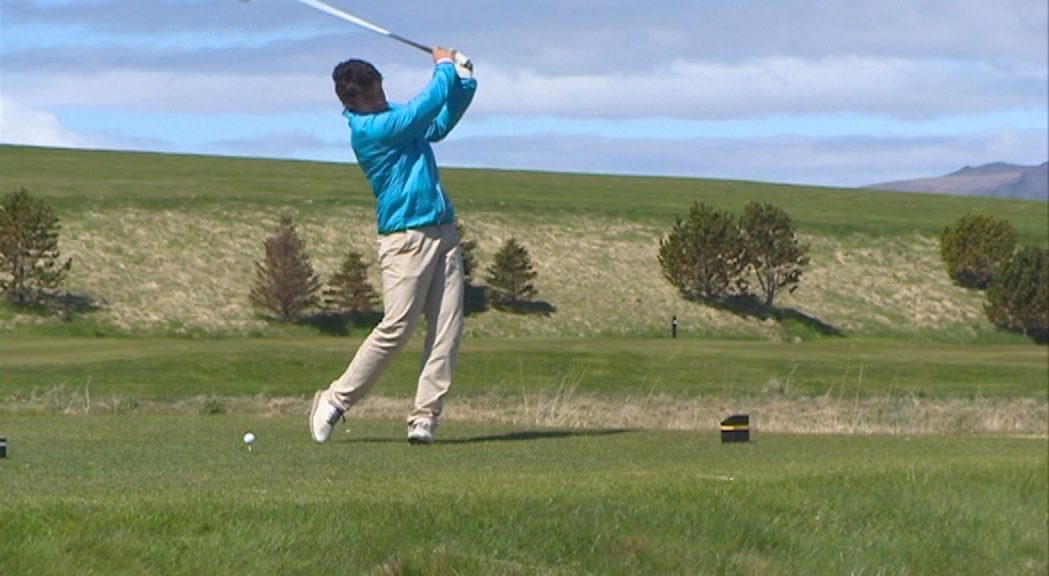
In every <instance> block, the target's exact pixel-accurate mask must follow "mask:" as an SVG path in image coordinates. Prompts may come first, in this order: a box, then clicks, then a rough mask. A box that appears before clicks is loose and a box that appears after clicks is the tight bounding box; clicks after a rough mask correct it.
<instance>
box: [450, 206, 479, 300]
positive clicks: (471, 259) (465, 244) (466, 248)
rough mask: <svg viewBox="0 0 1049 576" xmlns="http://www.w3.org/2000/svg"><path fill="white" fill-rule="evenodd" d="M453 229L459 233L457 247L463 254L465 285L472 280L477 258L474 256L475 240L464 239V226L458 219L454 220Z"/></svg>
mask: <svg viewBox="0 0 1049 576" xmlns="http://www.w3.org/2000/svg"><path fill="white" fill-rule="evenodd" d="M455 231H456V232H457V233H458V234H459V248H460V250H461V251H462V254H463V279H464V281H465V282H466V284H467V285H470V283H471V282H472V281H473V272H474V268H476V267H477V259H476V257H475V256H474V250H475V249H476V248H477V242H476V241H474V240H466V239H465V238H466V228H465V227H464V226H463V225H462V223H461V222H459V221H458V220H456V221H455Z"/></svg>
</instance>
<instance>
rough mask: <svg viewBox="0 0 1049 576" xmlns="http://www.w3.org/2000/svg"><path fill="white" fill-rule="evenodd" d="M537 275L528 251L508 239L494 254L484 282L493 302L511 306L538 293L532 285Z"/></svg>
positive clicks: (511, 239) (515, 241) (513, 240)
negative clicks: (493, 259)
mask: <svg viewBox="0 0 1049 576" xmlns="http://www.w3.org/2000/svg"><path fill="white" fill-rule="evenodd" d="M538 275H539V274H538V273H537V272H536V271H535V268H534V267H533V265H532V258H531V256H529V255H528V249H527V248H525V247H524V246H523V245H521V244H520V243H518V242H517V240H515V239H513V238H510V239H509V240H507V241H506V242H505V243H504V244H503V246H502V248H500V249H499V251H498V252H496V253H495V261H494V262H493V263H492V265H491V266H489V267H488V269H487V276H486V277H485V282H487V283H488V290H489V292H490V294H491V299H492V301H493V302H496V303H499V304H509V305H513V304H516V303H518V302H520V301H522V300H528V299H530V298H532V297H533V296H535V295H536V294H537V293H538V290H536V287H535V284H533V283H532V281H533V280H535V278H536V277H537V276H538Z"/></svg>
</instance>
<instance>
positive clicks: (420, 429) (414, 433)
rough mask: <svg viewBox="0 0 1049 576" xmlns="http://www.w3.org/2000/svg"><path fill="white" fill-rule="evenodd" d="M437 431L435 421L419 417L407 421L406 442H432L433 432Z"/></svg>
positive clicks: (424, 443) (428, 443)
mask: <svg viewBox="0 0 1049 576" xmlns="http://www.w3.org/2000/svg"><path fill="white" fill-rule="evenodd" d="M436 431H437V421H436V420H430V419H428V418H420V419H418V420H413V421H412V422H409V423H408V443H410V444H423V445H430V444H433V433H434V432H436Z"/></svg>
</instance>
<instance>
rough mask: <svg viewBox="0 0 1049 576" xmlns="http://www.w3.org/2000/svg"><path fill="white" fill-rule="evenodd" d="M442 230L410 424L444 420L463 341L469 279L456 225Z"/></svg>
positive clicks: (427, 304) (430, 291)
mask: <svg viewBox="0 0 1049 576" xmlns="http://www.w3.org/2000/svg"><path fill="white" fill-rule="evenodd" d="M439 228H440V230H441V250H440V254H439V256H438V261H437V264H436V270H435V272H434V274H433V277H432V278H431V280H430V287H429V291H428V293H427V295H426V302H425V306H424V308H423V313H424V314H425V316H426V326H427V329H426V340H425V342H424V345H423V354H422V366H421V368H420V373H419V385H418V388H417V389H416V393H415V408H414V409H413V410H412V412H411V414H409V416H408V421H409V422H411V421H412V420H416V419H419V418H431V419H437V418H438V417H440V415H441V412H442V411H443V409H444V396H445V394H447V393H448V388H449V387H450V386H451V383H452V372H453V371H454V370H455V362H456V358H457V356H458V353H459V341H460V339H461V338H462V334H463V293H464V291H465V278H464V277H463V258H462V248H461V247H460V245H459V234H458V232H456V230H455V225H454V224H446V225H442V226H440V227H439Z"/></svg>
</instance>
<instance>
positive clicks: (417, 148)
mask: <svg viewBox="0 0 1049 576" xmlns="http://www.w3.org/2000/svg"><path fill="white" fill-rule="evenodd" d="M432 54H433V61H434V71H433V77H432V78H431V80H430V82H429V83H428V84H427V85H426V87H425V88H424V89H423V90H422V92H421V93H419V95H418V96H416V97H415V98H413V99H412V100H411V101H410V102H408V103H406V104H403V105H401V104H394V103H390V102H387V100H386V94H385V92H384V90H383V87H382V76H381V75H380V74H379V72H378V70H376V69H375V67H374V66H372V65H371V64H369V63H368V62H365V61H363V60H356V59H354V60H347V61H345V62H342V63H340V64H339V65H338V66H336V67H335V70H334V71H333V72H332V79H333V80H334V82H335V93H336V94H337V95H338V97H339V100H340V102H342V105H343V107H344V111H343V115H344V116H345V117H346V118H347V119H348V120H349V125H350V130H351V131H352V135H351V144H352V147H353V151H354V154H356V156H357V163H358V164H359V165H360V167H361V169H362V170H363V171H364V174H365V176H367V178H368V181H369V183H370V184H371V188H372V193H373V194H374V195H375V216H376V219H377V221H378V231H379V266H380V268H381V270H382V292H383V309H384V310H383V318H382V321H381V322H380V323H379V324H378V326H376V327H375V329H374V330H372V332H371V334H370V335H369V336H368V338H367V339H365V341H364V342H363V343H362V344H361V346H360V348H358V349H357V353H356V354H355V355H354V357H353V360H352V361H351V362H350V365H349V367H348V368H347V369H346V371H345V372H344V373H343V374H342V376H340V377H339V378H338V379H336V380H335V381H334V382H332V383H331V385H330V386H328V388H327V389H325V390H319V391H317V393H316V394H315V395H314V398H313V406H312V408H311V409H310V432H311V434H312V435H313V439H314V441H316V442H324V441H326V440H327V439H328V438H329V437H330V436H331V433H332V430H333V429H334V427H335V425H336V423H337V422H338V421H339V419H340V418H342V417H343V414H344V413H345V411H346V410H347V409H349V408H350V407H351V406H353V405H354V404H355V403H356V402H358V401H359V400H360V399H361V398H363V397H364V396H365V394H367V393H368V391H369V390H370V389H371V387H372V386H373V385H374V384H375V383H376V382H377V381H378V379H379V377H380V376H381V375H382V373H383V371H384V370H385V369H386V367H387V366H388V365H389V364H390V362H391V361H392V360H393V358H394V357H395V356H396V355H397V353H398V352H399V351H400V350H401V348H403V347H404V345H405V344H406V343H407V342H408V340H409V339H410V338H411V335H412V332H413V331H414V330H415V327H416V325H417V324H418V322H419V319H420V317H421V316H424V315H425V317H426V339H425V341H424V344H423V354H422V368H421V370H420V374H419V383H418V388H417V390H416V395H415V407H414V409H413V410H412V411H411V413H410V414H409V416H408V441H409V442H411V443H412V444H432V443H433V440H434V431H435V430H436V428H437V421H438V418H440V416H441V411H442V409H443V404H444V396H445V394H446V393H447V392H448V388H449V386H450V385H451V380H452V371H453V370H454V368H455V361H456V355H457V354H458V349H459V339H460V337H461V336H462V331H463V289H464V279H463V264H462V250H461V248H460V246H459V235H458V233H457V232H456V230H455V211H454V209H453V208H452V202H451V199H449V197H448V195H447V194H446V193H445V191H444V188H443V187H442V186H441V181H440V178H439V177H438V172H437V163H436V160H435V159H434V155H433V150H432V149H431V147H430V143H431V142H438V141H440V140H442V139H443V138H444V137H445V136H447V135H448V133H449V132H451V130H452V128H454V127H455V125H456V123H458V122H459V119H460V118H462V116H463V114H464V113H465V112H466V109H467V107H469V105H470V102H471V101H472V100H473V95H474V92H475V91H476V90H477V81H476V80H474V79H473V68H472V65H471V64H470V63H469V60H468V59H467V58H466V57H465V56H463V55H461V54H459V53H457V52H454V51H451V50H446V49H444V48H434V49H433V51H432Z"/></svg>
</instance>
